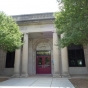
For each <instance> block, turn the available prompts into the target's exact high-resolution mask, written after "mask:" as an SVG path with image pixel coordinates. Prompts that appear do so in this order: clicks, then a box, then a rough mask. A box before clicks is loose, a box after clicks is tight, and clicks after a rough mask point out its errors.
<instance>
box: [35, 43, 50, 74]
mask: <svg viewBox="0 0 88 88" xmlns="http://www.w3.org/2000/svg"><path fill="white" fill-rule="evenodd" d="M36 74H51V51H50V46H49V44H48V43H46V42H42V43H39V44H38V46H37V48H36Z"/></svg>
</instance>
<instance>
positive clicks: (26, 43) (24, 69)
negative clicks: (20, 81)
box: [21, 34, 28, 77]
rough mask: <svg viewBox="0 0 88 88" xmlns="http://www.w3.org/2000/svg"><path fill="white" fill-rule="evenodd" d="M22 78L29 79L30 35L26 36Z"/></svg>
mask: <svg viewBox="0 0 88 88" xmlns="http://www.w3.org/2000/svg"><path fill="white" fill-rule="evenodd" d="M21 77H28V34H24V45H23V54H22V73H21Z"/></svg>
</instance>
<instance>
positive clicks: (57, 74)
mask: <svg viewBox="0 0 88 88" xmlns="http://www.w3.org/2000/svg"><path fill="white" fill-rule="evenodd" d="M57 44H58V35H57V33H56V32H54V33H53V61H54V74H53V77H61V75H60V57H59V53H60V52H59V47H58V46H57Z"/></svg>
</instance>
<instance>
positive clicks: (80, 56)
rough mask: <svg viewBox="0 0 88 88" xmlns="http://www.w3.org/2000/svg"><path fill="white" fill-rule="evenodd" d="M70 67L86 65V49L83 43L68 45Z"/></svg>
mask: <svg viewBox="0 0 88 88" xmlns="http://www.w3.org/2000/svg"><path fill="white" fill-rule="evenodd" d="M68 59H69V67H85V58H84V51H83V47H82V46H81V45H73V44H72V45H70V46H69V47H68Z"/></svg>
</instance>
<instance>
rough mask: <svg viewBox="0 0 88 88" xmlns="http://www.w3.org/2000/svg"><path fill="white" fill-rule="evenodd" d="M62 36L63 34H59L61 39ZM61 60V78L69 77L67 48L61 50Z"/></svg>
mask: <svg viewBox="0 0 88 88" xmlns="http://www.w3.org/2000/svg"><path fill="white" fill-rule="evenodd" d="M63 36H64V34H61V38H63ZM61 59H62V77H69V71H68V51H67V47H64V48H61Z"/></svg>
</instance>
